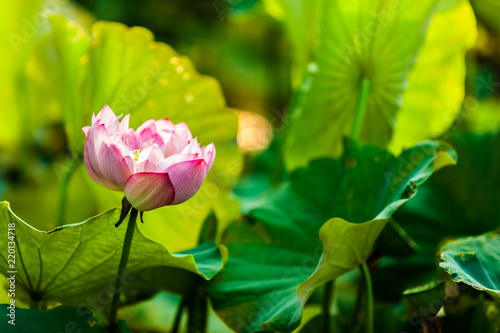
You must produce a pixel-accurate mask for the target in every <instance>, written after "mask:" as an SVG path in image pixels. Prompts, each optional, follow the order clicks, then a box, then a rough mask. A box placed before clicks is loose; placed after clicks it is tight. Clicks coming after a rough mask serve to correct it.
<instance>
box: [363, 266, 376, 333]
mask: <svg viewBox="0 0 500 333" xmlns="http://www.w3.org/2000/svg"><path fill="white" fill-rule="evenodd" d="M361 271H362V272H363V277H364V281H365V285H366V333H373V288H372V278H371V275H370V269H369V268H368V265H367V264H366V263H363V264H362V265H361Z"/></svg>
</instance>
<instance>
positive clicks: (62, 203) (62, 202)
mask: <svg viewBox="0 0 500 333" xmlns="http://www.w3.org/2000/svg"><path fill="white" fill-rule="evenodd" d="M79 163H80V157H79V156H78V154H74V155H73V157H72V158H71V160H70V161H69V164H68V166H67V167H66V169H65V170H64V172H63V174H62V179H61V190H60V193H59V211H58V213H57V226H58V227H59V226H62V225H63V224H64V213H65V211H66V196H67V193H68V182H69V178H70V177H71V174H72V173H73V171H74V170H75V169H76V167H77V166H78V164H79Z"/></svg>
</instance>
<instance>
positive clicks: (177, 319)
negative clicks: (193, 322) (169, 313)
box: [171, 298, 186, 333]
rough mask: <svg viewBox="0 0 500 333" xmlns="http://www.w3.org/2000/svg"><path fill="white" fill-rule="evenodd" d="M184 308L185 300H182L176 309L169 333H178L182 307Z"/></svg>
mask: <svg viewBox="0 0 500 333" xmlns="http://www.w3.org/2000/svg"><path fill="white" fill-rule="evenodd" d="M185 306H186V299H185V298H182V299H181V302H180V303H179V307H178V308H177V313H176V314H175V320H174V325H173V327H172V332H171V333H178V332H179V327H180V326H181V319H182V313H183V312H184V307H185Z"/></svg>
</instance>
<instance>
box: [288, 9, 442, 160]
mask: <svg viewBox="0 0 500 333" xmlns="http://www.w3.org/2000/svg"><path fill="white" fill-rule="evenodd" d="M434 4H435V2H434V1H432V0H428V1H427V0H426V1H420V2H419V3H418V4H417V3H415V2H411V1H396V2H391V3H390V4H389V3H388V2H384V1H371V2H369V3H365V2H363V1H350V2H339V1H325V2H324V6H323V7H322V12H323V14H322V20H321V23H320V26H319V27H320V35H319V40H320V41H321V42H320V45H319V46H318V49H317V51H316V53H315V54H314V63H312V64H311V65H309V75H308V78H307V79H306V80H305V81H304V83H303V85H302V88H301V91H300V93H299V97H298V102H297V104H296V106H295V108H294V110H293V114H294V117H292V120H291V123H290V128H289V131H290V132H289V137H288V138H287V141H286V143H285V147H284V149H285V150H284V154H285V155H284V156H285V161H286V163H287V166H288V167H289V168H290V169H294V168H295V167H297V166H300V165H304V164H305V163H307V161H308V160H311V159H314V158H318V157H323V156H338V155H339V154H340V152H341V149H342V145H341V138H342V136H344V135H346V134H350V133H351V129H352V126H353V121H354V117H355V114H356V108H357V107H358V100H359V99H360V96H361V95H362V81H363V80H364V79H366V80H367V81H368V82H370V86H369V88H368V91H366V93H367V96H368V99H367V106H366V112H365V116H364V119H363V125H362V129H361V139H362V140H365V141H368V142H370V143H373V144H377V145H381V146H385V145H386V144H387V143H388V142H389V139H390V135H391V132H392V129H393V128H394V120H395V116H396V112H397V111H398V109H399V108H400V107H401V105H402V102H403V101H402V95H403V92H404V90H405V88H406V80H407V77H408V74H409V71H410V69H411V68H412V66H413V63H414V62H415V59H416V56H417V53H418V50H419V48H420V45H421V43H422V41H423V39H424V36H425V32H426V29H427V25H428V22H429V20H430V17H431V11H432V9H433V8H434ZM325 118H326V119H325ZM319 142H321V144H318V143H319Z"/></svg>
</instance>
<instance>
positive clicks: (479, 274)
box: [439, 233, 500, 302]
mask: <svg viewBox="0 0 500 333" xmlns="http://www.w3.org/2000/svg"><path fill="white" fill-rule="evenodd" d="M440 256H441V263H440V264H439V266H441V268H443V269H444V270H445V271H446V272H447V273H448V274H450V275H451V279H452V280H453V281H455V282H462V283H465V284H468V285H469V286H472V287H473V288H475V289H477V290H481V291H484V292H487V293H488V294H490V295H491V297H493V298H494V299H495V300H497V301H498V302H500V235H499V234H496V233H487V234H483V235H480V236H474V237H467V238H459V239H457V240H454V241H451V242H449V243H447V244H446V245H445V246H444V247H443V248H442V250H441V255H440Z"/></svg>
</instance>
